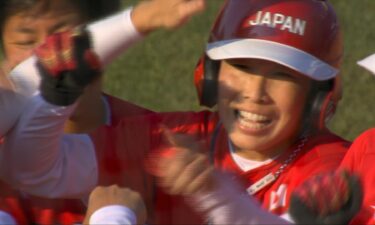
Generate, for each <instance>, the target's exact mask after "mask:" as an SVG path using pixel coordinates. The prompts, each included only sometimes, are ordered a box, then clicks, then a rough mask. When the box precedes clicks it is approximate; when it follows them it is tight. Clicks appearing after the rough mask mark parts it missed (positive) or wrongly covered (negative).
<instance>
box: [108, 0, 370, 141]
mask: <svg viewBox="0 0 375 225" xmlns="http://www.w3.org/2000/svg"><path fill="white" fill-rule="evenodd" d="M135 2H137V1H135V0H132V1H130V0H124V6H126V5H131V4H134V3H135ZM222 2H223V1H222V0H207V3H208V7H207V10H206V11H205V12H204V13H202V14H200V15H198V16H196V17H195V18H194V19H193V20H192V21H191V22H190V23H189V24H187V25H186V26H185V27H183V28H181V29H179V30H177V31H159V32H157V33H154V34H152V35H151V36H149V37H147V38H145V40H144V41H143V42H141V43H139V44H138V45H137V46H135V47H133V48H132V49H130V50H129V51H128V52H127V53H126V54H124V56H122V57H121V58H120V59H119V60H117V61H116V62H114V63H113V64H112V65H111V66H110V67H109V70H108V72H107V77H106V83H105V89H106V91H107V92H108V93H111V94H113V95H115V96H118V97H121V98H123V99H127V100H130V101H132V102H135V103H137V104H140V105H142V106H145V107H148V108H151V109H153V110H156V111H171V110H198V109H199V106H198V104H197V98H196V93H195V89H194V86H193V69H194V66H195V64H196V62H197V59H198V58H199V57H200V55H201V54H202V52H203V50H204V47H205V41H206V39H207V34H208V31H209V28H210V24H211V23H212V21H213V20H214V17H215V14H216V12H217V10H218V9H219V7H220V5H221V3H222ZM332 2H333V4H334V6H335V8H336V10H337V13H338V15H339V17H340V20H341V24H342V28H343V32H344V38H345V43H344V44H345V49H346V50H345V52H346V53H345V59H344V66H343V68H342V77H343V88H344V90H343V99H342V101H341V102H340V106H339V108H338V111H337V113H336V116H335V118H334V119H333V121H332V122H331V125H330V126H331V128H332V129H333V130H334V131H335V132H337V133H338V134H340V135H342V136H344V137H346V138H347V139H353V138H354V137H356V136H357V135H358V134H359V133H360V132H362V131H364V130H366V129H368V128H370V127H375V104H374V103H375V78H374V77H373V76H371V74H370V73H369V72H366V71H364V70H363V69H361V68H359V67H358V66H357V65H356V61H357V60H359V59H361V58H363V57H365V56H367V55H369V54H371V53H375V25H374V23H375V1H374V0H356V1H343V0H333V1H332Z"/></svg>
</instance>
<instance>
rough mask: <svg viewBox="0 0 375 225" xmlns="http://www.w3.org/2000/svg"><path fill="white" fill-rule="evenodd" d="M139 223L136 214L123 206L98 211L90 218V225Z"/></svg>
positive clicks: (130, 224) (107, 207)
mask: <svg viewBox="0 0 375 225" xmlns="http://www.w3.org/2000/svg"><path fill="white" fill-rule="evenodd" d="M136 223H137V217H136V215H135V213H134V212H133V211H132V210H131V209H129V208H127V207H125V206H122V205H110V206H105V207H102V208H100V209H98V210H96V211H95V212H94V213H93V214H92V215H91V217H90V221H89V224H90V225H102V224H108V225H133V224H136Z"/></svg>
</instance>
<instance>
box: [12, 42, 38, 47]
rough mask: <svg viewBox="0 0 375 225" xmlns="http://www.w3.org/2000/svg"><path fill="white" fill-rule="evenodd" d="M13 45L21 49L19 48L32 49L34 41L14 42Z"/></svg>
mask: <svg viewBox="0 0 375 225" xmlns="http://www.w3.org/2000/svg"><path fill="white" fill-rule="evenodd" d="M14 44H15V45H17V46H19V47H21V48H30V47H34V45H35V41H32V40H31V41H16V42H14Z"/></svg>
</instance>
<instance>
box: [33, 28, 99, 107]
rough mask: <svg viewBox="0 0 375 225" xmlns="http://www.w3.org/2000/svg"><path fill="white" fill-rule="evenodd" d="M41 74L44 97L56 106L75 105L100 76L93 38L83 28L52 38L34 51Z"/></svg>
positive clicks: (54, 35)
mask: <svg viewBox="0 0 375 225" xmlns="http://www.w3.org/2000/svg"><path fill="white" fill-rule="evenodd" d="M35 55H36V56H37V58H38V62H37V68H38V70H39V72H40V74H41V77H42V82H41V87H40V91H41V95H42V96H43V98H44V99H45V100H46V101H47V102H49V103H51V104H54V105H59V106H67V105H71V104H73V103H74V102H75V101H76V100H77V98H78V97H79V96H80V95H81V94H82V93H83V89H84V88H85V87H86V86H87V85H88V84H90V83H91V82H92V81H93V80H95V79H96V78H97V77H99V75H100V74H101V68H100V62H99V59H98V57H97V56H96V55H95V53H94V52H93V50H92V49H91V43H90V35H89V33H88V32H87V31H86V30H84V29H83V28H77V29H74V30H72V31H66V32H62V33H57V34H53V35H52V36H49V37H48V38H47V40H46V42H45V43H44V44H42V45H41V46H39V47H38V48H36V49H35Z"/></svg>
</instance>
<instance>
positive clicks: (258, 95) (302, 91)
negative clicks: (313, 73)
mask: <svg viewBox="0 0 375 225" xmlns="http://www.w3.org/2000/svg"><path fill="white" fill-rule="evenodd" d="M309 89H310V79H309V78H307V77H305V76H303V75H301V74H299V73H297V72H295V71H293V70H291V69H288V68H286V67H284V66H281V65H279V64H276V63H273V62H269V61H264V60H256V59H233V60H228V61H222V62H221V68H220V72H219V93H218V110H219V114H220V119H221V121H222V122H223V125H224V127H225V128H226V130H227V132H228V135H229V138H230V140H231V141H232V143H233V145H234V147H235V149H236V151H237V152H238V153H239V154H242V155H243V156H245V157H248V158H252V159H254V160H264V159H266V158H269V157H274V156H276V155H277V154H280V153H281V152H282V151H284V150H285V149H287V148H288V147H289V146H290V145H291V144H292V143H293V142H294V140H295V138H296V136H297V135H298V132H299V128H300V125H301V120H302V114H303V111H304V107H305V101H306V99H307V94H308V93H309Z"/></svg>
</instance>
